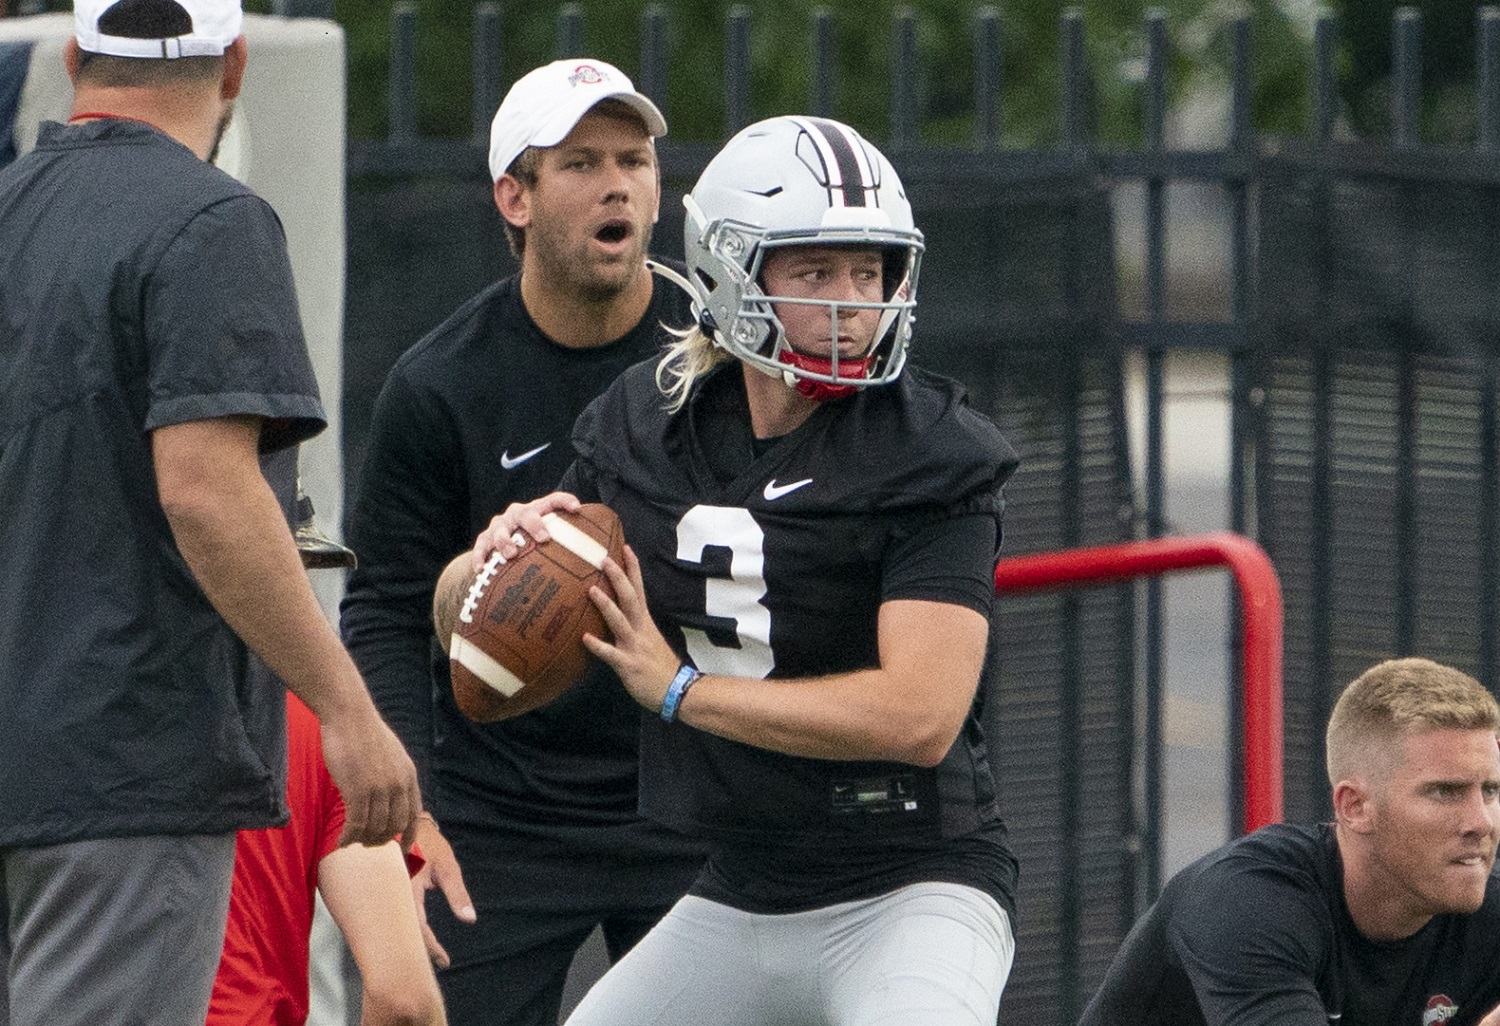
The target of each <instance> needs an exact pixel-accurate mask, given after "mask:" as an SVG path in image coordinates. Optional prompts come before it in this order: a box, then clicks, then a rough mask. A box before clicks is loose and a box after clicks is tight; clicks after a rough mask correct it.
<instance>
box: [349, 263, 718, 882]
mask: <svg viewBox="0 0 1500 1026" xmlns="http://www.w3.org/2000/svg"><path fill="white" fill-rule="evenodd" d="M690 322H691V314H690V313H689V311H688V305H687V300H686V297H685V296H684V294H683V293H682V292H681V290H680V289H678V288H676V287H675V286H673V285H671V284H670V283H668V282H665V281H663V280H661V279H657V280H656V282H655V288H654V292H653V296H652V300H651V305H650V307H649V309H648V310H647V311H646V314H645V316H643V317H642V318H641V320H640V322H639V323H638V324H637V325H636V326H635V327H634V328H633V329H632V330H631V331H629V332H628V333H626V334H625V335H624V336H622V337H621V338H619V339H616V340H615V341H613V342H611V343H609V344H607V345H604V346H600V347H596V348H590V349H571V348H567V347H565V346H561V345H558V344H557V343H556V342H554V341H553V340H552V339H550V338H548V337H547V335H546V334H544V333H543V332H542V330H541V329H540V328H538V327H537V325H536V323H535V322H534V321H533V320H532V319H531V316H530V315H529V314H528V313H527V311H526V308H525V306H524V304H523V303H522V302H521V296H520V287H519V278H516V277H512V278H509V279H506V280H503V281H500V282H497V283H495V284H494V285H492V286H490V287H489V288H487V289H485V290H484V291H483V292H481V293H479V294H478V295H477V296H475V297H474V298H473V299H471V300H470V301H469V302H467V303H466V304H464V305H463V306H462V307H460V308H459V309H458V310H457V311H456V312H454V314H453V315H452V316H451V317H449V318H448V319H447V320H446V321H445V322H443V323H442V324H441V325H439V326H438V327H437V328H436V329H434V330H433V331H432V332H431V333H430V334H429V335H427V336H426V337H425V338H423V339H422V340H421V341H419V342H417V343H416V344H415V345H413V346H412V348H411V349H409V350H408V351H407V352H406V353H405V354H403V355H402V357H401V358H400V359H399V360H398V361H397V362H396V364H395V366H394V367H393V368H392V370H391V372H390V375H389V377H388V378H387V380H386V383H385V385H384V387H383V388H382V390H381V393H380V396H379V398H378V400H377V402H376V405H375V411H374V417H373V421H372V425H371V431H370V442H369V449H368V454H367V456H366V459H365V463H364V466H363V467H362V469H361V473H360V475H359V485H358V492H357V497H356V499H355V502H354V505H353V509H352V513H351V517H350V525H349V539H350V544H351V545H352V546H353V547H354V549H355V551H356V553H357V554H358V556H359V561H360V562H359V567H358V568H357V569H356V570H355V571H354V572H353V573H352V575H351V576H350V579H349V584H348V588H347V591H346V597H345V599H344V602H343V608H342V628H343V632H344V637H345V640H346V642H347V644H348V646H349V650H350V652H351V653H352V654H353V655H354V658H355V661H356V662H357V663H358V665H359V667H360V669H361V671H362V672H363V673H364V675H365V679H366V680H367V681H368V682H369V686H370V691H371V693H372V694H373V695H374V697H375V700H376V703H377V704H378V706H379V707H380V709H381V712H382V713H383V714H384V715H385V717H386V719H387V720H388V721H389V722H390V723H391V726H392V727H393V729H395V731H396V732H397V734H398V735H399V736H400V737H401V739H402V741H403V742H404V743H405V744H406V746H407V749H408V750H409V751H410V752H411V753H412V755H413V758H414V759H415V760H416V761H417V763H418V766H419V768H420V770H421V771H422V774H423V794H424V797H425V798H426V799H427V801H428V804H429V806H430V807H431V808H432V809H433V811H434V814H435V815H436V816H437V818H438V820H439V822H447V821H452V820H459V821H462V822H464V823H465V824H467V825H469V826H470V827H472V828H474V829H476V830H487V829H489V830H497V831H506V832H509V833H511V834H514V833H515V832H516V831H530V832H532V833H534V834H536V835H539V836H540V835H547V834H551V833H568V834H569V836H571V837H574V838H584V837H586V836H588V835H589V832H590V831H591V830H596V829H597V831H598V835H597V836H598V837H599V838H601V840H599V842H598V843H599V844H600V845H602V846H604V850H606V851H608V850H612V848H611V846H615V845H619V844H622V843H624V842H622V841H621V838H620V835H619V834H618V833H617V832H616V831H617V830H618V828H620V827H622V826H628V825H630V824H634V823H639V822H640V818H639V816H638V813H637V809H636V723H637V720H636V712H637V709H638V707H637V706H636V704H635V703H634V701H632V700H631V698H630V696H629V695H628V694H627V693H626V692H625V690H624V688H623V687H621V685H620V683H619V681H618V680H617V679H615V678H614V677H613V676H612V675H610V674H609V673H608V672H607V671H606V670H604V669H602V668H601V667H600V666H598V665H595V666H594V668H593V670H592V672H591V673H590V675H589V676H588V677H587V678H586V679H585V680H584V681H583V682H582V683H580V684H579V685H578V686H576V687H574V688H573V689H572V690H570V691H569V692H568V693H567V694H565V695H563V696H562V697H561V698H559V699H558V700H557V701H555V702H553V703H551V704H550V705H548V706H546V707H544V708H542V709H538V710H536V711H534V712H531V713H527V714H525V715H523V716H518V717H515V718H513V719H510V720H505V721H502V722H499V723H490V724H478V723H474V722H472V721H470V720H468V719H467V718H465V717H464V716H463V715H462V713H460V712H459V710H458V707H457V705H456V704H455V702H454V700H453V693H452V689H451V686H450V684H449V681H448V664H447V660H446V658H444V657H443V654H442V651H441V649H440V648H439V647H438V646H437V644H436V639H435V638H434V637H433V629H432V592H433V587H434V585H435V583H436V581H437V578H438V575H439V573H440V572H441V571H442V568H443V567H444V566H445V565H446V564H447V562H448V561H449V560H450V559H451V558H452V557H453V556H455V555H456V554H458V553H460V552H462V551H465V550H467V549H468V548H470V547H471V546H472V545H473V542H474V538H475V536H476V535H477V534H478V533H479V532H480V530H482V529H483V528H484V527H486V526H488V524H489V521H490V518H491V517H493V516H494V515H495V514H497V513H499V512H501V511H502V510H504V509H505V507H506V506H508V505H509V504H510V503H512V502H521V501H526V500H529V499H533V498H536V497H537V496H540V495H544V494H546V493H547V492H550V491H552V490H553V489H554V488H556V487H557V483H558V480H559V478H560V477H561V476H562V473H563V471H564V470H565V469H566V468H567V466H568V465H569V463H570V462H571V461H572V459H573V451H572V446H571V445H570V444H569V436H570V434H571V431H572V427H573V421H574V419H575V418H576V416H577V414H578V411H579V410H581V409H582V408H583V407H584V406H585V405H586V404H587V403H588V401H589V400H591V399H593V398H594V397H595V396H597V395H598V394H599V393H600V392H602V391H603V390H604V389H605V387H606V386H607V385H608V384H609V383H610V382H611V381H613V380H614V379H615V378H616V377H617V376H618V375H619V374H620V372H621V371H622V370H624V369H625V368H626V367H628V366H630V365H631V364H634V363H636V362H638V361H640V360H642V359H645V358H648V357H651V356H653V355H655V354H656V353H658V352H659V351H660V349H661V347H662V346H663V345H664V344H666V343H667V342H668V341H670V336H669V335H668V334H667V331H666V327H669V326H680V325H682V324H684V323H690ZM643 843H647V844H648V845H649V844H650V843H655V842H654V841H646V842H643ZM621 855H622V857H623V855H624V853H621Z"/></svg>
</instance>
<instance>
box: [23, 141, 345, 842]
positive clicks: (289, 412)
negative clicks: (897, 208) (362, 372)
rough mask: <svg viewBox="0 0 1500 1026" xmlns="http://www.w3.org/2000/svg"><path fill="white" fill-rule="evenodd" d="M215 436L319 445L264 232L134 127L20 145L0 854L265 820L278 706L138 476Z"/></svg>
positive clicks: (281, 265) (194, 165)
mask: <svg viewBox="0 0 1500 1026" xmlns="http://www.w3.org/2000/svg"><path fill="white" fill-rule="evenodd" d="M237 414H249V415H255V416H259V417H263V418H266V421H265V428H264V432H263V436H262V445H263V448H264V449H265V450H266V451H267V453H268V454H269V453H270V452H271V451H273V450H277V449H281V448H283V447H285V446H288V445H291V444H293V443H295V442H297V441H300V440H301V439H303V438H306V437H308V436H310V435H312V434H313V433H315V432H316V431H317V430H318V429H320V428H321V427H322V426H323V413H322V408H321V407H320V405H319V402H318V395H317V386H316V382H315V379H314V377H313V372H312V366H311V363H310V361H309V359H308V355H307V351H306V347H305V343H304V340H303V336H302V329H301V325H300V322H299V318H298V312H297V306H296V296H295V292H294V290H293V285H292V273H291V266H290V263H289V262H288V259H287V254H286V242H285V238H284V237H283V234H282V230H281V224H280V222H279V221H278V220H277V219H276V215H275V214H274V213H273V212H272V211H271V209H270V207H269V206H267V205H266V203H265V202H264V201H263V200H261V199H259V198H258V197H256V196H255V195H254V194H253V193H252V192H250V190H249V189H247V188H245V187H244V186H243V185H241V184H240V183H239V182H236V181H235V180H234V179H233V178H231V177H229V176H228V175H226V174H224V173H223V172H221V171H219V170H218V169H217V168H215V167H213V166H212V165H210V164H207V163H205V162H204V161H201V160H199V159H198V158H197V157H196V156H195V155H194V154H193V153H192V152H191V151H190V150H188V149H187V148H185V147H183V146H182V145H180V144H179V143H177V142H175V141H173V140H172V139H170V138H169V137H167V136H165V135H162V134H161V133H159V132H157V131H155V130H154V129H151V128H149V127H147V126H145V125H142V124H140V123H138V122H132V121H123V120H114V119H108V120H100V121H95V122H90V123H85V124H80V125H74V126H64V125H59V124H54V123H47V124H44V125H43V126H42V129H41V132H40V135H39V141H38V145H37V148H36V149H35V150H33V151H32V152H31V153H30V154H28V155H26V156H25V157H22V158H21V159H20V160H18V161H16V162H15V163H13V164H11V165H10V166H9V167H7V168H5V170H4V171H0V524H3V525H4V527H3V529H0V568H3V572H0V709H3V710H4V715H3V716H0V781H3V782H4V783H3V786H0V846H3V845H9V844H28V845H30V844H52V843H62V842H66V841H72V840H79V839H83V838H90V837H105V836H116V835H134V834H148V833H191V832H222V831H227V830H233V829H237V828H241V827H265V826H271V825H273V824H275V823H276V822H278V821H280V820H281V819H282V818H283V817H284V816H285V814H286V811H285V800H284V795H285V771H286V756H285V734H286V729H285V718H284V717H285V703H284V702H283V700H282V695H281V691H280V685H279V683H278V682H277V681H276V680H275V678H274V677H272V676H271V675H270V673H269V671H267V670H266V669H265V667H264V666H263V665H262V664H261V663H260V661H259V660H258V659H257V658H256V657H255V656H253V655H252V654H251V653H250V652H249V650H248V649H247V647H246V646H245V645H244V643H243V642H241V641H240V639H239V638H238V637H237V636H236V635H235V634H234V632H233V631H231V630H230V629H229V627H228V626H227V625H226V624H225V623H224V621H223V620H222V619H221V618H220V617H219V615H218V613H216V612H215V611H214V609H213V608H212V606H210V605H209V602H208V600H207V598H206V597H205V596H204V594H203V592H202V590H201V589H200V588H199V587H198V584H197V581H196V580H195V578H194V577H193V575H192V573H191V571H190V570H189V569H188V566H187V564H186V563H185V562H184V561H183V559H182V557H181V555H180V554H179V553H178V551H177V547H176V545H175V543H174V541H173V537H172V532H171V529H170V527H169V525H168V523H167V519H166V516H165V514H164V513H163V511H162V509H161V505H160V501H159V499H158V493H157V483H156V478H155V471H154V467H153V464H152V456H151V436H150V432H151V431H152V430H153V429H155V428H159V427H163V426H166V425H171V424H178V423H182V422H186V421H192V420H200V419H204V418H213V417H223V416H229V415H237ZM273 486H277V487H278V489H279V494H278V497H279V498H280V499H281V500H282V502H283V505H284V506H289V505H290V503H291V494H290V492H291V490H292V488H293V487H294V480H293V476H292V474H291V473H287V474H283V475H280V478H279V479H278V480H275V481H273Z"/></svg>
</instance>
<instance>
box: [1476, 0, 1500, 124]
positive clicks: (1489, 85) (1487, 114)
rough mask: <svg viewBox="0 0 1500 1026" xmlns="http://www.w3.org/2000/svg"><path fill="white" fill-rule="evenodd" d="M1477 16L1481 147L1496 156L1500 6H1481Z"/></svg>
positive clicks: (1499, 106)
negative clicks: (1494, 153)
mask: <svg viewBox="0 0 1500 1026" xmlns="http://www.w3.org/2000/svg"><path fill="white" fill-rule="evenodd" d="M1476 17H1477V19H1478V22H1479V25H1478V29H1479V39H1478V46H1477V49H1478V51H1479V52H1478V54H1477V57H1476V63H1477V64H1478V65H1479V68H1478V73H1477V74H1476V75H1475V79H1476V81H1477V82H1478V90H1479V96H1478V98H1477V99H1478V107H1479V119H1478V120H1479V148H1480V149H1481V150H1483V151H1484V152H1486V153H1492V152H1494V151H1495V150H1497V149H1500V7H1481V8H1480V9H1479V13H1478V14H1477V15H1476Z"/></svg>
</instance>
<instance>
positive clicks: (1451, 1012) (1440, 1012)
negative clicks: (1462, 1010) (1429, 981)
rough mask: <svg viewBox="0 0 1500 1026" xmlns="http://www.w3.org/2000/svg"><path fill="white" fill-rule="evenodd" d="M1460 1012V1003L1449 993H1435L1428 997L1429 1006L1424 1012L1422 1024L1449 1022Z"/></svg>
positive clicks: (1426, 1025) (1429, 1025)
mask: <svg viewBox="0 0 1500 1026" xmlns="http://www.w3.org/2000/svg"><path fill="white" fill-rule="evenodd" d="M1457 1014H1458V1005H1456V1004H1454V1002H1453V999H1452V998H1451V997H1449V996H1448V995H1447V994H1434V995H1433V996H1432V997H1430V998H1428V999H1427V1008H1426V1010H1425V1011H1423V1012H1422V1026H1435V1024H1437V1023H1443V1022H1447V1021H1448V1020H1449V1019H1451V1018H1453V1017H1454V1016H1455V1015H1457Z"/></svg>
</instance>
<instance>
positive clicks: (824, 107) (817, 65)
mask: <svg viewBox="0 0 1500 1026" xmlns="http://www.w3.org/2000/svg"><path fill="white" fill-rule="evenodd" d="M812 17H813V26H812V27H813V34H812V39H813V52H812V61H813V67H812V73H813V74H812V96H811V97H810V98H809V104H810V109H811V110H812V112H813V113H814V114H816V115H818V116H819V117H825V118H831V117H833V116H834V109H835V107H836V106H837V100H836V97H837V92H836V84H835V82H834V78H833V73H834V62H835V60H836V54H835V52H834V43H835V39H834V29H835V27H836V26H835V24H834V20H833V11H832V10H830V9H829V8H827V7H824V6H821V5H820V6H818V7H816V8H814V9H813V16H812Z"/></svg>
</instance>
